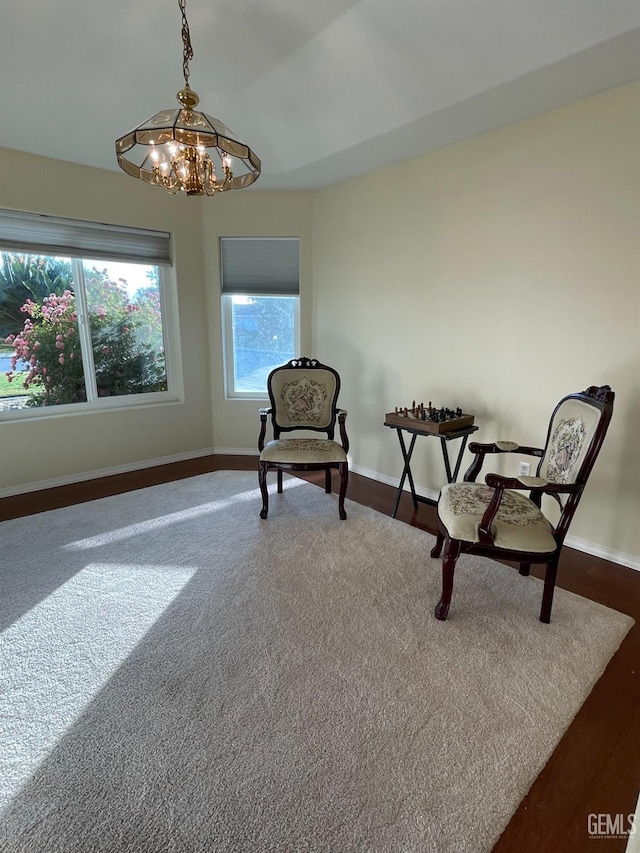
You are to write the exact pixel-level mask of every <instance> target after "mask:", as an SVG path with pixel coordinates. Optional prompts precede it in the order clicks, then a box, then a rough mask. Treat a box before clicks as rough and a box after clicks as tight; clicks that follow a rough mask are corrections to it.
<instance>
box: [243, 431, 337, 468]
mask: <svg viewBox="0 0 640 853" xmlns="http://www.w3.org/2000/svg"><path fill="white" fill-rule="evenodd" d="M260 461H261V462H275V463H279V462H287V463H289V464H296V463H297V464H303V463H313V464H320V465H325V464H328V463H330V462H334V463H337V462H346V461H347V454H346V453H345V451H344V447H342V445H340V444H338V442H337V441H329V440H328V439H321V438H279V439H278V440H277V441H276V440H274V441H269V442H267V443H266V444H265V446H264V450H263V451H262V453H261V454H260Z"/></svg>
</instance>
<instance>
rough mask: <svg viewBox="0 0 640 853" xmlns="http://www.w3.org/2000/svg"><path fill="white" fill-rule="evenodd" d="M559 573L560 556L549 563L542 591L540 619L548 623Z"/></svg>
mask: <svg viewBox="0 0 640 853" xmlns="http://www.w3.org/2000/svg"><path fill="white" fill-rule="evenodd" d="M557 574H558V557H556V558H555V560H552V561H551V562H550V563H547V570H546V572H545V575H544V591H543V593H542V607H541V608H540V621H541V622H545V623H546V624H547V625H548V624H549V622H551V607H552V605H553V592H554V590H555V586H556V576H557Z"/></svg>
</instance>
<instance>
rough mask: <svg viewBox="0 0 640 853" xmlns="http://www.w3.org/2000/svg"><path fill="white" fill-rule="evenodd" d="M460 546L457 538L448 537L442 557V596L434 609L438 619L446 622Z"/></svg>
mask: <svg viewBox="0 0 640 853" xmlns="http://www.w3.org/2000/svg"><path fill="white" fill-rule="evenodd" d="M460 548H461V545H460V542H458V540H457V539H449V537H447V541H446V544H445V546H444V557H443V558H442V596H441V598H440V601H439V602H438V603H437V604H436V607H435V610H434V613H435V616H436V619H440V621H441V622H444V620H445V619H446V618H447V614H448V613H449V605H450V604H451V593H452V592H453V574H454V572H455V568H456V561H457V559H458V557H459V556H460Z"/></svg>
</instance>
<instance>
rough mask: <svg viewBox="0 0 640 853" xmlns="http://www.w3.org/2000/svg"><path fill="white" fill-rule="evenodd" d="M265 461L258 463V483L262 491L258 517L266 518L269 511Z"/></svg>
mask: <svg viewBox="0 0 640 853" xmlns="http://www.w3.org/2000/svg"><path fill="white" fill-rule="evenodd" d="M267 467H268V466H267V463H266V462H259V463H258V483H259V485H260V492H261V493H262V509H261V510H260V518H266V517H267V513H268V512H269V491H268V489H267Z"/></svg>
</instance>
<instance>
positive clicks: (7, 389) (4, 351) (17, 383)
mask: <svg viewBox="0 0 640 853" xmlns="http://www.w3.org/2000/svg"><path fill="white" fill-rule="evenodd" d="M0 355H13V347H0ZM26 375H27V374H26V372H25V373H14V374H13V382H9V380H8V379H7V374H6V372H5V371H4V370H0V397H21V396H22V395H23V394H26V393H27V391H25V389H24V387H23V385H22V383H23V382H24V377H25V376H26Z"/></svg>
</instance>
